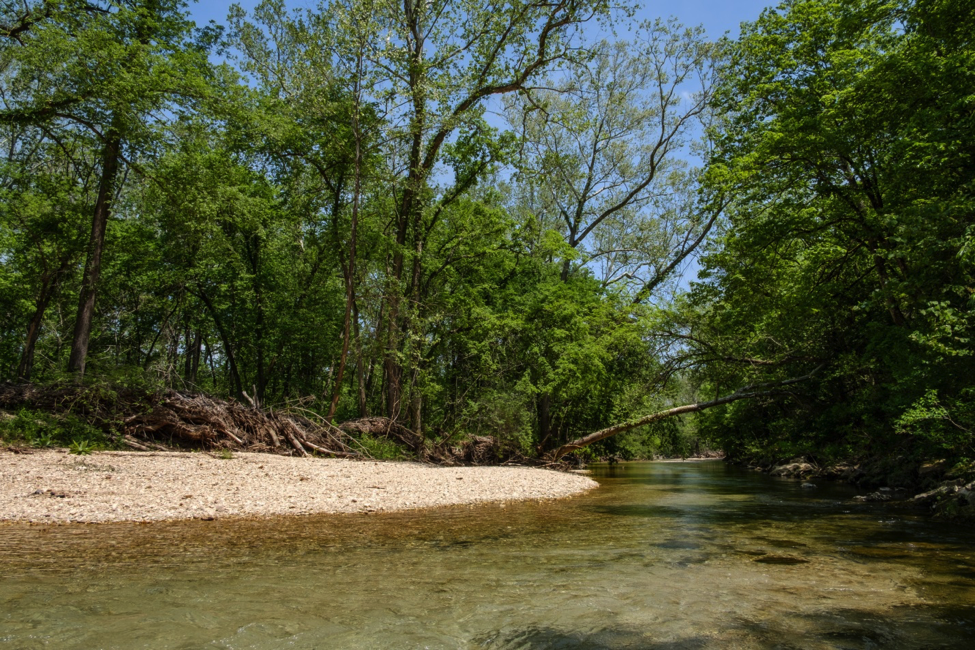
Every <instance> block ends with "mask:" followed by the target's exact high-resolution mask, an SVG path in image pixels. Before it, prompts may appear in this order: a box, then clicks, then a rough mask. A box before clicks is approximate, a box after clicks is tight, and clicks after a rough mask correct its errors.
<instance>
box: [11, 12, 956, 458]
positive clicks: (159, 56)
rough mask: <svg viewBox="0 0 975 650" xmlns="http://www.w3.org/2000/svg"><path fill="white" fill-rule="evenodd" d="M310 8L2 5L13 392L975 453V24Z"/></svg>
mask: <svg viewBox="0 0 975 650" xmlns="http://www.w3.org/2000/svg"><path fill="white" fill-rule="evenodd" d="M298 4H299V3H292V4H291V5H289V4H287V3H286V2H284V1H283V0H265V1H264V2H262V3H261V4H260V5H258V6H257V8H256V9H254V10H253V11H245V10H243V9H242V8H240V7H236V6H235V7H233V8H232V9H231V12H230V15H229V16H228V17H227V20H226V21H225V22H226V24H225V25H217V24H215V23H211V24H209V25H202V26H200V25H196V24H195V23H194V22H193V21H192V20H191V19H190V17H189V13H188V8H187V5H186V3H185V2H182V1H181V0H10V1H7V2H3V3H2V9H0V144H2V150H3V157H2V160H0V195H2V198H0V381H4V382H6V384H4V385H5V386H7V387H10V386H24V385H32V386H40V387H65V386H76V385H79V384H80V385H82V386H87V387H96V388H98V389H99V390H103V391H121V390H123V389H125V390H138V391H143V392H145V393H147V394H162V393H164V392H165V391H176V392H178V393H181V394H203V395H207V396H210V397H213V398H223V399H228V400H232V401H233V402H235V403H240V404H243V405H247V406H253V407H262V408H268V409H278V410H288V409H301V410H302V412H303V413H306V414H308V417H311V416H312V415H314V417H316V418H319V419H320V420H322V421H324V422H326V423H332V422H336V423H340V422H345V421H349V420H356V419H360V418H367V417H383V418H388V421H392V422H395V423H397V425H399V426H401V427H403V428H405V429H406V430H408V431H410V432H415V433H416V434H417V435H418V436H420V437H421V438H422V439H423V440H427V441H431V442H432V443H436V444H442V443H444V442H445V441H459V440H464V439H469V438H471V437H476V436H492V437H494V438H496V439H498V440H501V441H503V442H504V444H505V445H508V446H509V447H511V448H515V449H519V450H521V452H522V453H524V454H525V455H526V456H539V455H542V454H545V453H551V452H553V451H558V450H560V449H561V450H562V452H565V451H572V452H573V453H574V454H575V455H579V456H581V457H584V458H592V457H595V456H606V455H613V456H619V457H622V458H647V457H653V456H654V455H655V454H670V455H689V454H693V453H697V452H701V451H702V450H720V451H722V452H724V453H725V454H726V455H727V456H728V457H730V458H738V459H746V458H755V457H764V458H776V459H784V458H792V457H797V456H804V457H806V458H811V459H816V460H817V461H820V462H825V461H828V460H831V459H833V460H835V459H853V458H865V457H887V458H895V457H898V458H899V457H904V458H910V459H914V460H918V461H925V460H932V459H952V460H962V459H971V458H975V441H973V433H975V359H973V356H972V355H973V353H975V341H973V335H975V309H973V307H975V135H973V134H975V43H973V40H975V4H973V3H971V2H970V1H969V0H785V1H784V2H782V3H781V4H780V5H778V6H777V7H774V8H769V9H767V10H765V11H764V12H763V13H762V14H761V16H760V17H758V18H757V19H756V20H755V21H754V22H750V23H746V24H744V25H743V26H742V31H741V34H740V36H738V37H736V38H730V37H723V38H722V37H717V36H715V35H708V34H706V33H705V31H704V30H703V29H702V28H699V27H695V26H688V25H682V24H680V23H679V22H677V21H676V20H674V19H668V18H666V17H661V18H660V19H659V20H655V21H638V20H637V19H636V18H634V15H635V14H634V7H631V6H626V5H625V4H616V3H611V2H607V1H605V0H509V1H506V2H494V1H489V2H476V1H474V0H430V1H428V2H415V0H403V1H402V2H387V1H385V0H322V1H321V2H320V3H318V4H317V6H315V7H314V8H310V9H309V8H298ZM684 405H698V406H702V408H700V409H695V408H691V409H685V411H681V410H680V408H679V407H681V406H684ZM3 406H4V408H8V407H9V405H3ZM704 406H713V408H706V410H705V409H704V408H703V407H704ZM8 410H10V412H11V416H10V418H12V419H7V420H5V421H4V424H3V426H4V427H7V428H11V427H15V426H17V421H18V420H23V421H24V422H26V421H27V420H31V421H34V420H35V419H36V418H37V417H38V416H37V414H36V413H34V412H32V411H24V410H21V411H17V410H16V409H13V408H8ZM694 410H699V411H700V412H698V413H696V414H693V415H691V414H690V413H691V412H692V411H694ZM684 412H686V413H687V415H682V414H681V413H684ZM18 413H19V414H18ZM660 413H665V414H666V415H674V416H679V417H663V416H661V417H653V414H660ZM647 416H651V417H647ZM621 423H629V425H627V426H620V425H621ZM21 424H23V423H21ZM631 425H632V426H631ZM25 426H26V425H25ZM599 431H608V432H609V433H607V434H606V435H604V436H601V437H599V436H597V437H598V438H599V439H598V440H593V441H592V442H594V443H595V444H593V445H592V446H587V445H576V446H572V445H570V448H566V447H563V446H564V445H566V444H567V443H572V442H573V441H577V439H579V438H581V437H584V436H586V435H588V434H591V433H593V432H599ZM610 434H618V435H610ZM558 455H561V453H559V454H558Z"/></svg>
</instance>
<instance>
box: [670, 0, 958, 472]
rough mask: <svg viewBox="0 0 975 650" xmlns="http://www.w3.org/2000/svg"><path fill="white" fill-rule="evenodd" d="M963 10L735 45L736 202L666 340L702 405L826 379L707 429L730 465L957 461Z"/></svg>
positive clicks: (820, 10) (730, 93)
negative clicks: (754, 387) (692, 369)
mask: <svg viewBox="0 0 975 650" xmlns="http://www.w3.org/2000/svg"><path fill="white" fill-rule="evenodd" d="M963 4H964V3H958V2H953V1H948V2H908V1H897V2H881V3H877V2H868V1H866V0H864V1H856V2H838V1H831V0H796V1H793V2H787V3H784V4H783V5H781V6H780V7H779V8H778V9H769V10H767V11H766V12H764V13H763V14H762V16H761V18H760V19H759V20H758V21H756V22H755V23H752V24H750V25H747V26H746V27H745V28H744V29H743V32H742V37H741V39H740V40H739V41H738V42H737V43H734V44H733V45H732V46H731V48H730V49H731V61H732V62H731V65H730V67H729V69H728V71H727V72H728V74H727V75H726V81H725V83H724V84H723V86H722V87H721V89H720V91H719V93H718V98H719V105H720V106H721V107H722V109H723V112H724V114H725V118H724V119H723V120H722V121H721V122H720V123H719V125H718V126H719V128H720V131H717V132H716V136H717V141H718V147H717V148H716V149H715V152H714V155H713V158H712V160H711V163H710V164H711V167H712V170H713V171H712V174H711V176H710V179H711V182H713V183H722V184H724V187H725V188H726V191H727V192H729V193H730V194H732V195H734V196H735V200H734V203H733V204H731V206H730V207H729V210H728V213H727V222H726V223H725V224H724V225H723V233H722V238H721V240H720V242H718V243H717V244H716V245H714V246H713V247H712V249H711V251H710V253H709V254H708V256H707V257H706V258H705V260H704V272H703V274H702V275H703V278H704V280H705V281H704V282H703V283H702V284H700V285H699V286H697V287H695V290H694V293H693V295H692V297H691V298H690V300H689V301H687V302H686V303H684V307H683V310H682V311H681V313H680V314H679V315H676V316H675V323H674V325H673V328H674V329H675V330H683V331H684V332H685V333H687V335H688V336H690V337H692V338H687V339H685V340H686V341H689V343H688V350H687V352H689V353H690V354H689V356H691V357H693V358H694V359H695V362H697V363H700V365H701V367H702V368H703V372H702V373H701V375H700V381H702V382H703V384H704V385H705V386H707V387H709V388H710V389H714V390H717V389H718V388H719V387H724V386H740V385H743V384H749V383H756V382H763V381H769V380H770V379H784V378H787V377H789V376H798V375H803V374H805V373H806V372H808V371H809V370H810V369H811V368H813V367H815V366H822V367H823V368H824V370H823V371H822V372H821V374H820V376H818V377H817V378H816V379H814V380H813V381H811V382H807V383H805V384H803V385H801V386H797V387H795V388H790V390H789V391H783V393H782V394H781V395H779V396H775V397H769V398H768V399H764V400H754V401H749V402H738V403H736V404H734V405H731V406H728V407H726V408H724V409H722V410H721V411H720V412H713V413H706V414H703V415H702V416H701V417H700V420H701V425H702V430H705V431H708V432H711V433H713V434H714V435H715V436H716V437H718V438H719V439H720V441H721V443H722V444H723V445H724V446H725V447H726V448H727V449H728V450H729V451H730V452H731V453H733V454H740V455H747V454H754V453H758V452H759V451H761V452H762V453H770V454H778V455H781V456H791V455H800V454H804V455H809V456H813V457H822V458H828V457H837V456H840V457H842V456H847V457H849V456H851V455H866V454H890V453H899V454H904V453H906V454H909V455H911V456H916V457H920V458H924V457H930V456H932V455H943V454H949V455H951V454H956V455H957V454H965V453H970V449H971V431H972V430H973V427H975V420H973V415H975V413H973V412H972V410H971V408H970V406H969V404H970V402H971V395H972V394H973V393H972V391H973V389H975V383H973V382H975V375H972V373H971V368H970V360H969V357H970V356H971V354H972V351H973V348H972V343H973V339H972V324H973V323H972V322H971V320H970V318H969V314H971V313H972V308H973V307H975V303H973V296H975V290H973V287H975V266H973V265H972V263H971V259H970V258H969V256H968V252H967V251H968V250H969V245H970V233H971V229H972V224H973V223H975V197H973V189H975V159H973V158H972V155H971V149H970V146H969V144H970V136H971V132H972V127H973V126H975V113H973V111H972V109H971V101H970V92H971V91H970V88H971V85H970V83H968V84H967V85H966V82H963V81H962V80H964V79H968V80H971V79H972V78H973V75H975V56H973V49H972V43H971V41H970V39H966V38H960V37H959V34H961V33H963V32H964V33H966V34H971V33H973V32H975V16H973V15H972V13H971V11H970V10H969V11H962V10H961V7H962V5H963ZM959 30H960V31H959ZM966 143H968V144H966Z"/></svg>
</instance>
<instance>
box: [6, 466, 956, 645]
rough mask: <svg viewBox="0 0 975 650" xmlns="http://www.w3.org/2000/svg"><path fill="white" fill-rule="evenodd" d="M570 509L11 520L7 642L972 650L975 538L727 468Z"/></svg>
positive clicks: (660, 478)
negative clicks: (59, 522) (84, 522)
mask: <svg viewBox="0 0 975 650" xmlns="http://www.w3.org/2000/svg"><path fill="white" fill-rule="evenodd" d="M594 477H595V478H596V479H597V480H598V481H599V482H600V483H601V485H602V487H601V488H600V489H599V490H595V491H593V492H592V493H590V494H588V495H585V496H582V497H577V498H574V499H569V500H565V501H559V502H542V503H525V504H518V505H508V506H477V507H475V508H467V507H457V508H448V509H441V510H435V511H425V512H413V513H397V514H373V515H343V516H315V517H301V518H290V519H289V518H281V519H272V520H261V521H249V520H238V521H219V520H218V521H212V522H204V521H191V522H182V523H167V524H151V525H145V524H101V525H88V526H44V527H41V526H27V525H22V524H16V525H10V524H8V525H2V526H0V567H2V568H0V571H2V575H0V647H10V648H18V649H19V648H85V649H89V648H120V649H121V648H126V649H128V648H187V649H188V648H262V649H263V648H322V649H324V648H438V649H439V648H506V649H507V648H939V647H943V648H970V647H972V639H973V638H975V535H973V533H975V529H973V528H971V527H959V526H950V525H945V524H937V523H933V522H930V521H927V520H925V519H923V518H920V517H916V516H911V515H908V514H906V513H901V512H898V511H896V510H893V509H891V508H889V507H888V506H885V505H883V504H854V503H851V502H850V500H849V499H850V497H851V496H853V494H855V493H854V492H852V491H851V490H850V489H849V488H844V487H842V486H831V485H830V484H828V483H824V484H822V485H820V487H819V488H818V489H816V490H803V489H801V488H800V486H799V484H798V483H796V482H792V481H784V480H777V479H771V478H769V477H766V476H764V475H760V474H756V473H750V472H747V471H744V470H740V469H736V468H733V467H729V466H726V465H725V464H723V463H721V462H704V463H632V464H625V465H622V466H616V467H613V468H610V467H597V468H595V470H594Z"/></svg>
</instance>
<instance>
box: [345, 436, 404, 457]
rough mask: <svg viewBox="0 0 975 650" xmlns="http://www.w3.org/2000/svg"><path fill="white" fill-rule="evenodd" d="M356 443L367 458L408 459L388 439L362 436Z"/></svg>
mask: <svg viewBox="0 0 975 650" xmlns="http://www.w3.org/2000/svg"><path fill="white" fill-rule="evenodd" d="M356 442H358V444H359V446H360V447H361V448H362V451H363V452H364V453H365V454H366V455H367V456H369V457H370V458H375V459H376V460H406V459H407V458H408V457H409V455H408V454H407V453H406V452H405V451H404V450H403V448H402V447H400V446H399V445H397V444H396V443H395V442H393V441H392V440H389V439H388V438H378V437H375V436H370V435H369V434H362V435H360V436H359V437H358V439H357V440H356Z"/></svg>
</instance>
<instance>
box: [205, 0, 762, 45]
mask: <svg viewBox="0 0 975 650" xmlns="http://www.w3.org/2000/svg"><path fill="white" fill-rule="evenodd" d="M257 3H258V0H239V1H238V4H240V5H241V6H243V7H244V8H245V9H250V8H251V7H253V6H254V5H256V4H257ZM286 3H287V5H288V6H289V7H313V6H315V5H316V4H317V2H316V1H315V0H286ZM231 4H233V3H232V2H230V1H229V0H200V2H195V3H192V4H190V12H191V13H192V15H193V18H194V19H195V20H196V22H197V23H198V24H200V25H204V24H206V23H207V22H209V21H210V20H215V21H217V22H218V23H220V24H226V18H227V10H228V9H229V8H230V5H231ZM777 4H778V0H679V1H678V2H673V1H670V2H661V1H659V0H647V1H646V2H644V7H643V11H642V12H641V13H640V17H641V18H666V17H668V16H676V17H677V18H679V19H680V21H681V22H683V23H684V24H685V25H704V27H705V29H707V31H708V34H709V35H710V36H711V37H717V36H720V35H721V34H723V33H725V32H731V34H732V35H736V34H737V33H738V25H739V24H740V23H741V22H742V21H752V20H755V19H756V18H757V17H758V14H759V13H760V12H761V11H762V9H764V8H765V7H768V6H771V5H777Z"/></svg>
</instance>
